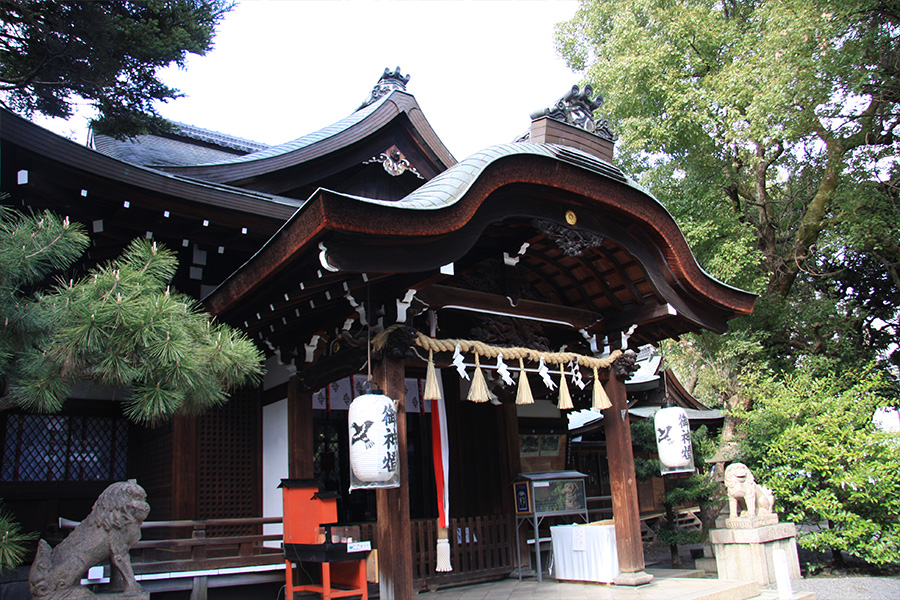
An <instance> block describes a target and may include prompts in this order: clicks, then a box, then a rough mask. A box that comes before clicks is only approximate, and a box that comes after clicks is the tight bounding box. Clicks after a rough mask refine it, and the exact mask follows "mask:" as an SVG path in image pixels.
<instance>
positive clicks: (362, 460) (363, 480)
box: [347, 390, 400, 491]
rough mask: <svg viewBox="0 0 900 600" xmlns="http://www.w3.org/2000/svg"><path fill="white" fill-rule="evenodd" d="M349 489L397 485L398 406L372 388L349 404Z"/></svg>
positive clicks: (398, 480)
mask: <svg viewBox="0 0 900 600" xmlns="http://www.w3.org/2000/svg"><path fill="white" fill-rule="evenodd" d="M347 423H348V427H349V434H350V491H353V490H355V489H358V488H391V487H398V486H399V485H400V456H399V454H398V444H397V409H396V408H394V401H393V400H391V399H390V398H389V397H388V396H385V395H384V394H383V393H381V391H380V390H372V391H370V392H368V393H366V394H363V395H362V396H358V397H356V398H355V399H354V400H353V402H351V403H350V410H349V412H348V415H347Z"/></svg>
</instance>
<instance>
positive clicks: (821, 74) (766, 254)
mask: <svg viewBox="0 0 900 600" xmlns="http://www.w3.org/2000/svg"><path fill="white" fill-rule="evenodd" d="M898 34H900V9H898V8H897V7H896V5H895V4H894V3H883V2H880V1H878V0H850V1H848V2H841V3H835V2H828V1H826V0H760V1H757V2H744V3H739V2H732V1H726V2H714V1H712V0H688V1H686V2H677V3H672V2H667V1H665V0H615V1H613V0H597V1H587V0H585V1H584V2H582V5H581V8H580V9H579V11H578V12H577V14H576V15H575V17H574V18H573V19H572V20H571V21H569V22H567V23H562V24H560V26H559V28H558V47H559V50H560V52H561V53H562V55H563V56H564V57H565V58H566V59H567V61H568V62H569V64H570V65H571V66H572V67H574V68H576V69H580V70H583V71H584V75H585V78H586V79H587V80H588V81H589V82H590V83H591V84H592V85H593V86H594V89H597V90H602V91H603V92H604V95H605V96H606V103H605V106H604V111H605V112H606V113H607V116H609V117H610V118H611V121H612V122H613V125H614V127H615V128H617V130H618V131H619V133H620V134H621V142H620V144H619V147H618V149H617V152H618V158H617V160H618V161H620V162H621V163H623V164H624V166H625V167H626V168H627V169H629V170H630V171H631V172H632V173H633V174H634V175H635V176H637V177H638V178H639V179H640V180H641V182H642V183H644V184H645V185H647V186H648V187H649V188H650V189H651V191H653V192H654V193H656V194H657V195H658V196H659V197H660V198H661V199H662V201H663V202H664V203H665V204H666V206H667V207H668V208H669V209H670V210H671V211H672V212H673V214H674V216H675V217H676V219H678V220H679V223H680V224H681V225H682V226H683V227H684V229H685V230H686V233H687V236H688V238H689V240H690V241H691V242H692V244H693V247H694V248H695V250H696V251H697V253H698V256H699V258H700V260H701V263H702V264H703V266H704V267H705V268H707V269H708V270H710V271H711V272H712V273H713V274H714V275H716V276H718V277H720V278H722V279H724V280H725V281H727V282H729V283H733V284H735V285H740V286H742V287H745V288H748V289H751V290H752V291H756V292H759V293H761V294H762V297H761V299H760V302H759V306H758V310H757V316H755V317H753V318H752V319H751V321H752V324H753V329H754V330H757V331H765V332H768V334H767V335H766V336H765V337H764V339H760V340H758V341H759V343H760V344H762V347H763V348H764V349H765V350H766V352H767V355H766V358H768V359H772V360H774V363H773V364H772V365H771V366H773V367H775V368H785V367H786V368H792V367H793V365H794V364H795V363H796V361H797V360H798V359H800V358H802V357H805V356H807V355H810V354H813V355H823V356H829V357H831V358H834V359H836V360H842V359H846V357H847V356H848V355H854V360H855V364H865V363H867V362H868V361H869V360H871V358H872V357H873V354H874V353H875V352H877V351H878V350H884V349H885V347H886V344H885V343H883V340H879V339H877V338H879V334H878V327H879V326H880V324H881V321H882V320H884V321H887V322H889V323H893V324H894V325H896V324H897V315H896V312H897V311H896V310H895V308H896V306H897V305H898V304H900V278H898V276H897V273H898V267H900V248H898V243H897V240H898V234H900V230H898V227H900V225H898V223H900V202H898V181H900V169H898V166H897V160H896V156H897V155H898V154H900V152H898V150H900V145H898V135H897V134H898V126H900V69H898V68H897V64H898V62H900V43H898V40H897V38H898ZM860 265H863V267H862V268H860ZM798 288H802V289H798ZM870 292H871V294H870ZM866 294H869V296H870V297H866ZM872 295H877V296H878V297H877V299H876V300H875V302H872V300H873V298H871V296H872ZM874 304H880V306H882V307H884V306H887V307H888V308H887V309H886V310H882V311H880V314H876V312H878V311H875V310H872V309H873V305H874ZM785 315H787V316H785ZM794 316H796V318H793V317H794ZM738 326H739V327H740V324H738ZM860 353H862V354H865V356H861V357H859V358H856V356H855V355H857V354H860ZM898 358H900V357H898Z"/></svg>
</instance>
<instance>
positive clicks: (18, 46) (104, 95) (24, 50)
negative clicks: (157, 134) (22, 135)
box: [0, 0, 231, 136]
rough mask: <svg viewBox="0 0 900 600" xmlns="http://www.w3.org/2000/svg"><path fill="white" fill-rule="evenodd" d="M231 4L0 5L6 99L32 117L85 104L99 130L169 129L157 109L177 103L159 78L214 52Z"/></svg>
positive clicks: (55, 0) (187, 0)
mask: <svg viewBox="0 0 900 600" xmlns="http://www.w3.org/2000/svg"><path fill="white" fill-rule="evenodd" d="M230 8H231V3H230V2H229V1H228V0H91V1H89V2H87V1H78V0H75V1H67V2H66V1H59V0H0V26H2V28H0V94H2V97H4V98H5V105H6V106H7V107H8V108H10V109H12V110H14V111H17V112H20V113H22V114H24V115H26V116H30V115H32V114H34V113H42V114H44V115H47V116H51V117H69V116H71V115H72V112H73V106H74V104H75V102H76V101H77V100H78V98H81V99H83V100H86V101H87V102H89V103H90V104H91V105H93V106H94V108H96V110H97V112H98V115H99V119H98V120H97V122H96V124H95V128H96V130H97V131H100V132H103V133H109V134H113V135H118V136H124V135H136V134H139V133H145V132H147V131H154V130H161V129H165V127H166V124H165V123H166V122H165V121H164V120H163V119H162V118H161V117H160V116H159V115H158V113H157V112H156V106H155V105H156V103H158V102H165V101H167V100H169V99H172V98H177V97H178V96H179V95H180V93H179V92H178V90H176V89H174V88H171V87H169V86H167V85H165V84H164V83H163V82H162V81H160V79H159V77H158V76H157V70H158V69H160V68H161V67H165V66H168V65H171V64H176V65H178V66H180V67H183V66H184V65H185V59H186V58H187V55H188V54H199V55H203V54H205V53H206V52H207V51H209V49H210V48H211V47H212V39H213V36H214V35H215V28H216V26H217V24H218V23H219V21H220V20H221V19H222V17H223V15H224V14H225V13H226V12H227V11H228V10H230Z"/></svg>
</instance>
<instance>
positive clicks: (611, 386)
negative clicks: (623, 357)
mask: <svg viewBox="0 0 900 600" xmlns="http://www.w3.org/2000/svg"><path fill="white" fill-rule="evenodd" d="M626 377H628V373H623V374H622V375H618V374H616V368H615V365H613V367H611V369H610V376H609V379H608V380H607V382H606V385H605V386H604V387H605V389H606V394H607V396H609V400H610V402H611V403H612V407H610V408H608V409H606V410H604V411H603V426H604V430H605V432H606V451H607V458H608V460H609V483H610V489H611V493H612V505H613V522H614V523H615V527H616V550H617V551H618V554H619V571H620V573H619V576H618V577H616V578H615V580H614V581H615V583H616V584H617V585H642V584H645V583H649V582H650V581H651V580H652V579H653V575H649V574H647V573H645V572H644V546H643V543H642V542H641V512H640V508H639V506H638V497H637V481H636V478H635V475H634V453H633V451H632V448H631V421H630V419H629V418H628V402H627V398H626V395H625V378H626Z"/></svg>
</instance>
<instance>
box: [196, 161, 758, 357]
mask: <svg viewBox="0 0 900 600" xmlns="http://www.w3.org/2000/svg"><path fill="white" fill-rule="evenodd" d="M504 256H505V257H506V258H507V259H508V261H509V262H514V263H515V266H514V267H513V268H512V270H513V271H514V275H512V277H513V278H514V279H515V278H518V283H517V284H516V286H517V288H518V289H525V288H527V289H529V290H530V291H531V295H532V296H533V298H535V299H536V300H535V299H532V298H525V297H524V296H523V299H521V300H519V298H518V292H516V291H513V292H512V293H511V294H506V295H507V296H510V298H511V299H510V300H506V299H505V298H504V294H503V293H485V292H483V291H478V290H476V289H473V288H472V287H471V286H469V285H468V284H467V283H466V281H465V277H466V275H467V274H469V273H472V272H474V271H478V270H482V271H483V269H482V268H481V266H480V265H483V264H484V262H485V261H486V260H491V259H497V260H502V259H503V258H504ZM451 263H453V265H454V268H453V272H454V274H453V275H449V274H447V273H442V272H441V268H442V267H445V266H446V265H449V264H451ZM507 271H508V270H507ZM494 283H497V282H494ZM367 287H374V288H377V292H378V294H379V295H380V296H381V297H384V296H385V295H387V296H392V297H395V298H397V299H398V300H400V299H405V300H407V302H412V304H413V305H416V302H418V305H427V306H430V307H438V308H439V307H442V306H450V305H458V304H472V305H476V306H477V307H480V309H482V310H486V311H488V312H494V313H500V314H516V313H521V314H525V313H528V314H529V317H530V318H542V319H551V320H555V321H557V322H559V323H565V324H566V325H567V326H568V327H570V328H574V329H578V328H585V329H587V330H588V331H591V332H607V333H609V332H620V331H624V330H626V329H628V328H629V327H630V326H631V325H637V330H636V331H634V332H633V336H634V337H635V338H636V340H637V341H639V343H646V342H654V341H657V340H659V339H662V338H667V337H672V336H677V335H679V334H682V333H684V332H687V331H694V330H698V329H701V328H707V329H711V330H713V331H719V332H722V331H725V329H726V322H727V320H728V319H730V318H733V317H734V316H738V315H742V314H747V313H749V312H750V311H751V310H752V307H753V303H754V300H755V296H754V295H752V294H749V293H747V292H744V291H741V290H738V289H735V288H732V287H730V286H727V285H725V284H723V283H721V282H719V281H717V280H715V279H713V278H712V277H710V276H709V275H708V274H706V273H705V272H704V271H703V270H702V269H701V268H700V267H699V265H698V264H697V262H696V260H695V259H694V257H693V255H692V253H691V251H690V249H689V248H688V246H687V243H686V241H685V239H684V237H683V235H682V234H681V232H680V230H679V229H678V227H677V225H676V224H675V221H674V220H673V219H672V217H671V216H670V215H669V214H668V212H667V211H666V210H665V209H664V208H663V207H662V205H661V204H660V203H659V202H658V201H656V200H655V199H654V198H653V197H651V196H650V195H648V194H647V193H645V192H644V191H642V190H641V189H640V188H638V187H637V186H635V185H634V184H633V183H632V182H630V181H629V180H628V179H627V178H626V177H625V176H624V175H623V174H622V173H621V171H619V170H618V169H617V168H616V167H614V166H612V165H610V164H609V163H607V162H605V161H602V160H600V159H598V158H596V157H594V156H592V155H590V154H587V153H585V152H582V151H580V150H577V149H574V148H570V147H564V146H558V145H553V144H535V143H518V144H508V145H502V146H494V147H491V148H488V149H486V150H484V151H482V152H479V153H477V154H475V155H473V156H471V157H469V158H467V159H466V160H464V161H462V162H461V163H459V164H457V165H455V166H454V167H452V168H450V169H448V170H447V171H445V172H444V173H442V174H441V175H439V176H437V177H435V178H434V179H432V180H431V181H429V182H428V183H426V184H425V185H423V186H422V187H420V188H419V189H417V190H416V191H414V192H412V193H411V194H409V195H408V196H406V197H405V198H403V199H402V200H400V201H397V202H385V201H378V200H373V199H369V198H363V197H358V196H349V195H345V194H337V193H334V192H329V191H327V190H320V191H319V192H317V193H316V194H315V195H313V196H312V197H311V198H310V200H309V202H308V203H307V204H306V205H304V206H303V207H302V208H301V209H300V210H298V211H297V213H296V214H295V215H294V216H293V217H292V218H291V219H290V221H288V222H287V223H286V224H285V226H284V227H283V228H282V229H281V230H280V231H279V232H278V234H276V236H274V237H273V238H272V239H271V240H270V241H269V242H268V243H267V244H266V246H265V247H263V248H262V249H261V250H260V252H259V253H257V255H256V256H254V257H253V258H252V259H251V260H250V261H249V262H248V263H247V264H246V265H244V266H243V267H242V268H241V269H240V270H239V271H237V272H236V273H235V274H234V275H232V277H230V278H229V279H228V280H227V281H226V282H225V283H224V284H223V285H222V286H220V287H219V288H218V289H217V290H216V291H215V292H214V293H213V294H211V295H210V296H209V297H208V298H207V299H206V303H207V306H208V307H209V308H210V309H211V310H212V311H213V312H214V313H217V314H219V315H221V316H223V317H225V318H227V319H228V320H230V321H233V322H235V323H239V324H241V325H242V326H243V327H244V328H245V329H247V330H248V331H249V332H250V333H251V334H252V335H254V336H255V337H257V338H258V339H259V340H261V341H266V342H268V343H269V344H270V345H272V346H273V347H274V346H279V345H281V344H282V343H283V341H285V340H287V339H295V340H296V339H297V338H304V339H305V338H307V337H309V336H312V335H315V334H316V333H317V332H318V331H324V330H327V329H328V328H330V327H334V326H336V325H339V324H340V323H341V322H343V321H344V320H345V319H347V318H352V317H353V315H354V313H355V312H356V309H355V307H354V304H358V303H359V302H360V301H361V300H362V299H364V298H365V297H366V294H367V291H366V288H367ZM410 291H414V292H415V294H414V296H415V297H412V295H411V294H410ZM479 294H481V295H479ZM513 296H515V297H513ZM513 304H515V306H513Z"/></svg>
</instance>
